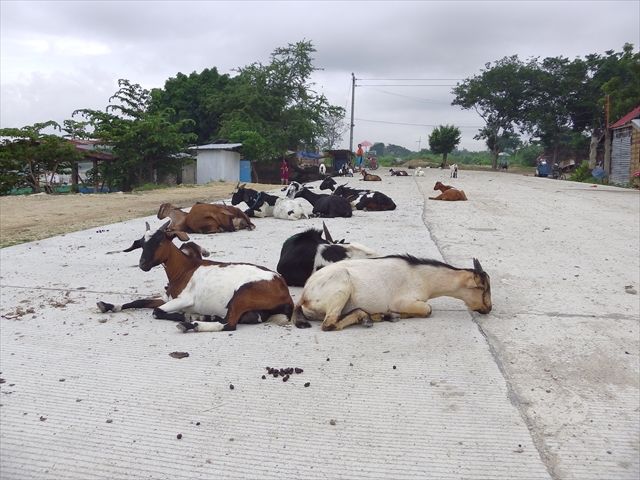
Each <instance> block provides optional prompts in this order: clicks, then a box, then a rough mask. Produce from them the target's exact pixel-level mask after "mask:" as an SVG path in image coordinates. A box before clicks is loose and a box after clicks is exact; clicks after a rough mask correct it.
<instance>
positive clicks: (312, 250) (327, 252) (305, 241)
mask: <svg viewBox="0 0 640 480" xmlns="http://www.w3.org/2000/svg"><path fill="white" fill-rule="evenodd" d="M322 228H323V230H324V237H325V238H322V231H321V230H318V229H314V228H310V229H308V230H305V231H304V232H301V233H296V234H295V235H292V236H291V237H289V238H288V239H287V240H285V242H284V243H283V244H282V249H281V251H280V260H279V261H278V266H277V267H276V270H277V271H278V273H279V274H280V275H282V276H283V277H284V279H285V281H286V282H287V285H290V286H295V287H302V286H304V284H305V282H306V281H307V279H308V278H309V277H310V276H311V275H312V274H313V272H316V271H318V270H320V269H321V268H322V267H324V266H326V265H329V264H331V263H334V262H338V261H340V260H345V259H349V258H365V257H373V256H376V253H375V252H373V251H372V250H370V249H369V248H367V247H365V246H364V245H360V244H359V243H355V242H354V243H345V241H344V240H341V241H339V242H335V241H334V240H333V239H332V238H331V234H330V233H329V230H328V229H327V226H326V225H325V224H324V222H323V223H322Z"/></svg>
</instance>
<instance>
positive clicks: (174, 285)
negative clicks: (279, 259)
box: [98, 222, 293, 332]
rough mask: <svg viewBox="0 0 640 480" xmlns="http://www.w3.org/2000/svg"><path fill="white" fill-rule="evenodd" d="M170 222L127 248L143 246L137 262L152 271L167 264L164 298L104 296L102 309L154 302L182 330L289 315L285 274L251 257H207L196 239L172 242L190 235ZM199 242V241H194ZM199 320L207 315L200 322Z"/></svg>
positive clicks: (290, 305) (204, 329)
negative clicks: (114, 299)
mask: <svg viewBox="0 0 640 480" xmlns="http://www.w3.org/2000/svg"><path fill="white" fill-rule="evenodd" d="M169 224H170V222H167V223H165V224H164V225H163V226H162V227H160V228H159V229H158V230H157V231H155V232H150V229H149V224H148V223H147V224H146V227H147V231H146V232H145V234H144V236H143V237H142V238H140V239H139V240H135V241H134V242H133V244H132V245H131V246H130V247H129V248H127V249H126V250H124V251H125V252H130V251H132V250H135V249H138V248H141V249H142V254H141V256H140V261H139V267H140V268H141V269H142V270H143V271H145V272H148V271H149V270H151V269H152V268H153V267H155V266H157V265H160V264H162V265H163V266H164V269H165V272H166V274H167V278H168V280H169V284H168V285H167V287H166V288H165V292H166V298H164V299H162V298H147V299H142V300H134V301H132V302H129V303H125V304H122V305H114V304H111V303H107V302H103V301H100V302H98V308H99V310H100V311H101V312H103V313H105V312H119V311H121V310H124V309H129V308H153V316H154V317H155V318H157V319H162V320H173V321H178V322H180V323H178V325H177V326H178V328H179V329H180V330H182V331H183V332H187V331H189V330H194V331H196V332H219V331H223V330H224V331H228V330H235V329H236V326H237V325H238V323H259V322H261V321H263V320H268V319H271V318H272V317H273V319H274V320H276V319H279V320H284V319H282V318H281V317H280V318H278V317H279V316H285V317H286V318H287V320H289V319H290V318H291V313H292V311H293V300H292V299H291V296H290V295H289V289H288V288H287V284H286V283H285V281H284V279H283V278H282V277H281V276H280V275H278V274H277V273H276V272H273V271H271V270H269V269H267V268H265V267H261V266H258V265H253V264H250V263H222V262H214V261H210V260H203V259H202V255H203V254H204V252H203V251H202V250H201V249H200V248H199V247H198V246H197V245H195V244H186V245H183V247H182V249H179V248H178V247H176V245H175V244H174V243H173V239H174V238H176V237H177V238H178V239H180V240H182V241H187V240H189V236H188V235H187V234H186V233H184V232H180V231H175V230H169V229H168V227H169ZM194 245H195V247H194ZM194 319H196V320H203V321H202V323H199V322H197V321H193V320H194Z"/></svg>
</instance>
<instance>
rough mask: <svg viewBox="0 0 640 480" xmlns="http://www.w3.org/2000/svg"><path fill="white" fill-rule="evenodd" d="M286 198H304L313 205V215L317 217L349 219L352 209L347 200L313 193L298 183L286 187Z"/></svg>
mask: <svg viewBox="0 0 640 480" xmlns="http://www.w3.org/2000/svg"><path fill="white" fill-rule="evenodd" d="M286 191H287V194H286V195H287V197H288V198H304V199H305V200H307V201H308V202H309V203H310V204H311V205H313V211H312V213H313V215H315V216H318V217H325V218H333V217H351V216H352V208H351V204H350V203H349V201H348V200H346V199H344V198H342V197H339V196H337V195H323V194H317V193H313V192H312V191H311V190H309V189H308V188H307V187H306V186H304V185H301V184H300V183H298V182H291V184H289V187H287V190H286Z"/></svg>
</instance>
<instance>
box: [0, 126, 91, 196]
mask: <svg viewBox="0 0 640 480" xmlns="http://www.w3.org/2000/svg"><path fill="white" fill-rule="evenodd" d="M47 128H53V129H55V130H60V125H59V124H58V123H56V122H54V121H47V122H43V123H35V124H33V125H28V126H25V127H22V128H3V129H0V138H1V140H0V193H3V194H6V193H8V192H10V191H11V190H12V189H14V188H17V187H20V186H22V185H26V186H29V187H30V188H31V189H32V191H33V192H35V193H38V192H41V191H42V189H43V188H44V189H45V191H47V192H51V191H52V186H51V184H52V180H53V177H54V175H55V174H59V173H68V172H69V171H70V169H71V166H72V163H73V162H75V161H77V160H79V159H80V158H81V155H80V153H79V152H78V151H77V149H76V148H75V146H74V145H73V144H72V143H70V142H69V141H67V140H66V139H64V138H62V137H60V136H58V135H55V134H47V133H43V130H45V129H47Z"/></svg>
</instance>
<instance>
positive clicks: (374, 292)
mask: <svg viewBox="0 0 640 480" xmlns="http://www.w3.org/2000/svg"><path fill="white" fill-rule="evenodd" d="M473 266H474V268H473V270H471V269H460V268H455V267H452V266H451V265H447V264H446V263H442V262H439V261H437V260H429V259H420V258H416V257H413V256H411V255H390V256H387V257H379V258H368V259H359V260H343V261H341V262H337V263H333V264H331V265H327V266H326V267H324V268H323V269H321V270H318V271H317V272H315V273H314V274H313V275H311V277H309V279H308V280H307V283H306V284H305V286H304V290H303V292H302V295H301V297H300V300H299V302H298V303H297V305H296V307H295V309H294V313H293V317H292V321H293V322H294V324H295V325H296V327H298V328H306V327H309V326H310V325H309V323H308V322H307V321H306V320H304V318H302V317H303V316H304V317H306V318H307V319H310V320H322V329H323V330H342V329H343V328H345V327H347V326H349V325H353V324H354V323H360V322H362V323H363V324H364V325H368V326H370V325H371V324H372V321H380V320H383V319H395V318H407V317H427V316H429V315H430V314H431V306H430V305H429V304H428V303H427V300H429V299H430V298H436V297H442V296H448V297H454V298H458V299H460V300H462V301H464V302H465V304H466V305H467V307H468V308H469V309H471V310H474V311H477V312H480V313H489V312H490V311H491V286H490V282H489V275H487V274H486V273H485V272H484V271H483V270H482V267H481V266H480V262H478V260H476V259H474V260H473Z"/></svg>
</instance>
